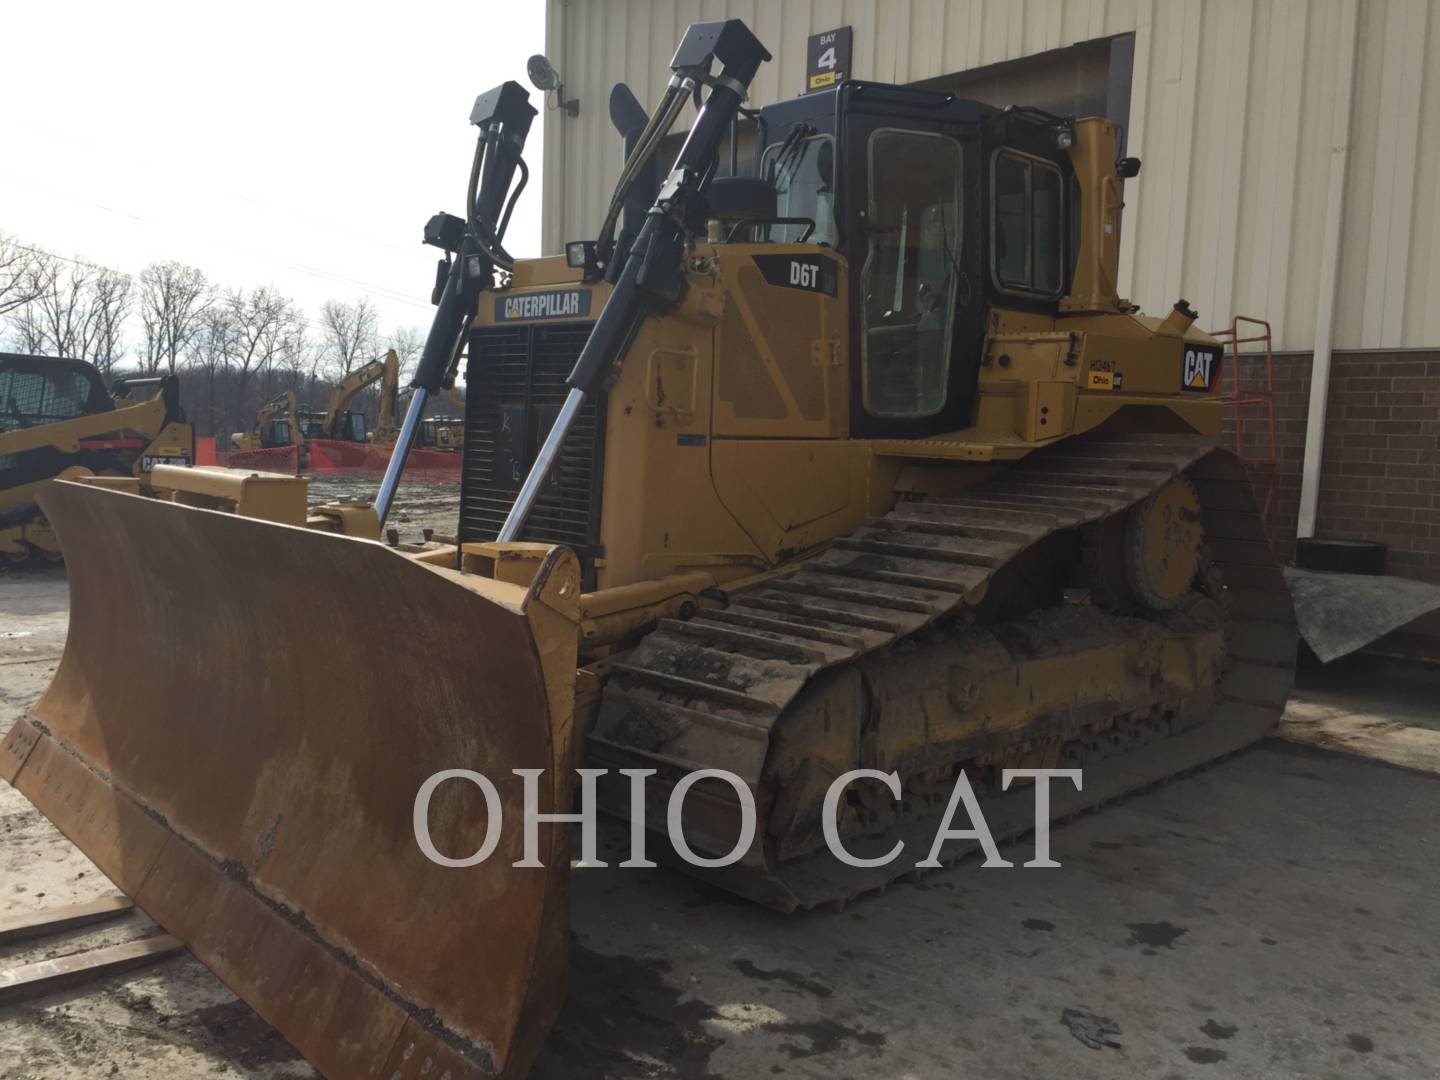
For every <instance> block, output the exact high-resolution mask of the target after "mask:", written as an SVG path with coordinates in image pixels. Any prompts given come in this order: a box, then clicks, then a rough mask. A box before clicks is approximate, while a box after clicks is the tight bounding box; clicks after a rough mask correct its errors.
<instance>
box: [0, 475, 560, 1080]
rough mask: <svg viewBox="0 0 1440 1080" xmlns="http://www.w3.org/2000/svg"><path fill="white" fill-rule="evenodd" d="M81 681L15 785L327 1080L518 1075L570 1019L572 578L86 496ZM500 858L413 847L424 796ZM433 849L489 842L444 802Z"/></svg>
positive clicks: (80, 534)
mask: <svg viewBox="0 0 1440 1080" xmlns="http://www.w3.org/2000/svg"><path fill="white" fill-rule="evenodd" d="M41 503H42V505H43V507H44V509H45V512H46V514H47V515H48V517H49V520H50V521H51V522H52V523H53V525H54V526H55V528H56V530H57V531H58V533H59V535H60V538H61V541H62V544H63V547H64V551H65V558H66V565H67V566H68V568H69V572H70V590H71V616H70V634H69V640H68V641H67V642H66V647H65V655H64V658H63V659H62V661H61V663H60V666H59V669H58V671H57V672H56V675H55V680H54V682H53V683H52V685H51V686H50V688H49V689H48V690H47V691H46V693H45V695H44V697H43V698H42V699H41V700H40V702H39V703H38V704H37V705H36V706H35V709H34V712H33V714H32V715H31V716H30V717H28V718H27V719H25V720H22V721H20V722H19V723H17V725H16V726H15V728H14V730H13V731H12V732H11V733H10V735H9V737H8V738H7V739H6V740H5V742H4V744H3V747H0V777H3V778H4V779H7V780H9V781H10V782H11V783H12V784H14V785H15V786H16V787H17V788H18V789H19V790H20V791H21V792H22V793H23V794H24V795H25V796H26V797H28V798H29V799H30V801H31V802H33V803H34V804H35V805H36V806H37V807H39V808H40V809H41V810H42V811H43V812H44V813H45V814H46V815H47V816H48V817H49V818H50V819H51V820H52V821H54V822H55V824H56V825H57V826H59V828H60V829H61V830H62V831H63V832H64V833H65V834H66V835H67V836H68V837H70V839H71V840H73V841H74V842H75V843H76V844H78V845H79V846H80V848H81V849H83V850H84V851H85V853H86V854H87V855H89V856H90V857H91V858H92V859H93V860H94V861H95V862H96V863H97V864H98V865H99V866H100V868H101V869H102V870H103V871H104V872H105V873H106V874H107V875H108V876H109V877H110V878H111V879H112V880H113V881H114V882H115V884H116V885H118V886H119V887H120V888H121V889H122V890H124V891H125V892H126V893H128V894H129V895H130V896H132V897H133V898H134V899H135V901H136V902H137V903H138V904H139V905H140V906H141V907H142V908H143V909H144V910H145V911H146V912H148V913H149V914H150V915H151V916H152V917H153V918H154V919H156V920H157V921H158V922H159V923H160V924H161V925H162V926H164V928H165V929H166V930H168V931H169V932H170V933H172V934H174V935H175V936H176V937H178V938H180V939H181V940H182V941H184V942H185V943H186V944H187V945H188V946H189V947H190V948H191V949H192V950H193V951H194V953H195V955H196V956H198V957H199V958H200V960H201V961H203V962H204V963H205V964H206V965H207V966H208V967H210V968H211V970H213V971H214V972H215V973H216V974H217V975H219V976H220V978H222V979H223V980H224V981H225V982H226V983H228V984H229V985H230V986H231V987H232V988H233V989H234V990H235V991H236V993H238V994H239V995H240V996H241V997H243V998H244V999H245V1000H246V1001H248V1002H249V1003H250V1004H251V1005H252V1006H253V1007H254V1008H255V1009H256V1011H257V1012H258V1013H259V1014H260V1015H261V1016H263V1017H264V1018H265V1019H266V1020H268V1021H269V1022H270V1023H272V1024H273V1025H274V1026H275V1027H276V1028H278V1029H279V1030H280V1032H281V1033H282V1034H284V1035H285V1037H286V1038H288V1039H289V1040H290V1041H291V1042H292V1043H293V1044H294V1045H295V1046H296V1048H297V1049H299V1050H300V1051H301V1052H302V1053H303V1054H304V1055H305V1056H306V1057H307V1058H309V1059H310V1061H311V1062H312V1063H313V1064H314V1065H315V1066H316V1067H318V1068H319V1069H320V1070H321V1071H322V1072H324V1073H325V1075H327V1076H330V1077H350V1076H382V1077H385V1078H387V1080H388V1078H390V1077H402V1078H408V1077H421V1076H424V1077H429V1078H433V1080H438V1078H440V1077H442V1076H449V1077H451V1078H453V1080H459V1078H460V1077H467V1076H491V1075H494V1076H506V1077H508V1076H518V1075H523V1074H524V1072H525V1071H526V1070H527V1069H528V1067H529V1064H530V1061H531V1060H532V1058H533V1056H534V1054H535V1052H536V1051H537V1050H538V1047H539V1044H540V1043H541V1041H542V1040H543V1038H544V1036H545V1033H546V1032H547V1030H548V1029H549V1027H550V1025H551V1023H552V1022H553V1020H554V1018H555V1016H556V1014H557V1013H558V1011H559V1008H560V1005H561V1003H562V1001H563V1000H564V996H565V989H566V987H565V963H566V955H567V951H568V929H569V927H568V924H569V911H568V893H567V889H568V872H569V861H568V854H569V849H568V843H567V837H566V833H565V832H564V830H563V827H561V826H556V825H551V824H542V825H541V826H540V832H539V838H540V845H539V856H540V859H541V860H542V861H543V862H544V864H545V865H544V868H542V869H519V868H514V867H512V865H511V864H512V863H514V862H516V861H518V860H520V859H521V858H523V853H524V843H523V839H524V837H523V834H524V829H523V821H524V819H523V786H522V782H521V779H520V778H519V777H517V776H515V775H514V774H513V772H512V770H514V769H519V768H529V769H544V770H545V773H544V775H543V777H542V782H541V786H540V797H539V805H538V807H537V809H538V810H539V811H540V812H541V813H554V812H556V810H557V809H568V808H569V804H568V798H569V795H568V787H567V780H566V777H567V774H568V772H569V768H570V766H571V764H572V762H571V756H570V755H571V746H570V722H571V714H572V706H573V693H574V674H575V648H576V638H577V634H576V625H577V624H576V611H577V604H578V598H579V574H578V567H577V565H576V562H575V558H574V555H573V554H571V553H570V552H569V551H568V550H566V549H560V548H557V549H553V550H551V551H550V552H549V553H548V554H546V555H545V557H544V558H543V560H542V561H541V563H540V570H539V572H538V573H537V575H536V577H535V579H534V581H533V582H532V583H531V584H530V586H529V587H528V588H521V587H518V586H514V585H507V584H503V583H500V582H495V581H491V580H489V579H487V578H478V577H475V576H473V575H466V576H464V577H462V576H461V575H459V574H458V573H455V572H453V571H448V570H441V569H436V568H433V567H430V566H426V565H423V564H421V563H418V562H415V561H413V560H411V559H409V558H407V557H405V556H403V555H401V554H399V553H396V552H394V551H391V550H389V549H387V548H385V547H383V546H381V545H379V544H376V543H372V542H368V541H362V540H354V539H348V538H345V537H341V536H334V535H330V534H325V533H320V532H311V531H307V530H304V529H298V528H291V527H287V526H282V525H273V524H269V523H265V522H259V521H253V520H249V519H245V518H241V517H237V516H234V515H229V514H222V513H218V512H214V511H210V510H200V509H193V508H188V507H182V506H178V505H175V504H172V503H166V502H160V501H156V500H152V499H146V498H142V497H139V496H134V495H127V494H122V493H119V492H115V491H107V490H102V489H99V488H93V487H88V486H85V485H81V484H74V483H63V482H62V483H55V484H53V485H51V486H50V488H49V490H48V491H47V492H46V493H45V494H44V495H42V496H41ZM445 769H469V770H474V771H476V772H479V773H482V774H484V775H485V776H487V777H489V778H491V780H492V781H493V783H494V785H495V787H496V788H497V789H498V792H499V795H500V801H501V806H502V809H503V815H502V820H503V827H502V828H501V830H500V839H499V846H498V848H496V849H495V850H494V852H493V854H492V855H491V856H490V857H489V858H488V859H486V860H485V861H484V862H481V863H479V864H478V865H474V866H469V867H465V868H449V867H443V866H441V865H438V864H437V863H435V862H432V861H430V860H429V859H427V858H426V856H425V855H424V854H423V853H422V851H421V849H420V848H419V846H418V844H417V839H416V831H415V826H414V824H413V820H414V813H415V803H416V795H417V792H418V791H419V789H420V788H421V786H422V784H423V783H424V782H425V780H426V779H427V777H430V776H431V775H432V774H434V773H436V772H437V771H440V770H445ZM428 820H429V826H430V835H431V837H432V839H433V843H434V845H435V848H436V849H438V851H439V852H440V853H442V854H443V855H445V856H447V857H449V858H452V859H465V858H467V857H470V856H472V855H473V854H475V853H476V852H477V851H478V849H480V848H481V846H482V841H483V840H484V839H485V838H486V831H487V823H488V821H489V818H488V817H487V814H486V803H485V800H484V798H483V794H482V791H481V789H480V788H479V787H478V786H477V785H476V784H475V783H473V782H469V781H467V780H464V779H459V780H449V781H446V782H445V783H443V784H441V785H440V787H439V788H438V789H437V790H436V791H435V794H434V798H433V801H432V803H431V806H430V810H429V815H428Z"/></svg>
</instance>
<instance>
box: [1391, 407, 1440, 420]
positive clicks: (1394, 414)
mask: <svg viewBox="0 0 1440 1080" xmlns="http://www.w3.org/2000/svg"><path fill="white" fill-rule="evenodd" d="M1390 419H1392V420H1434V419H1436V413H1435V410H1434V409H1431V408H1427V407H1426V406H1424V405H1403V406H1402V405H1397V406H1395V407H1394V408H1392V409H1391V410H1390Z"/></svg>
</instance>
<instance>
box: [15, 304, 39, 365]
mask: <svg viewBox="0 0 1440 1080" xmlns="http://www.w3.org/2000/svg"><path fill="white" fill-rule="evenodd" d="M10 329H11V342H12V347H13V348H14V349H15V351H16V352H22V353H29V354H31V355H32V356H33V355H38V354H40V353H43V352H44V351H45V347H46V339H45V323H44V320H42V319H41V317H40V309H39V308H38V307H36V306H35V304H34V302H33V301H32V302H31V303H29V304H26V305H25V306H24V307H22V308H20V309H19V310H18V311H16V312H15V313H14V314H12V315H11V316H10Z"/></svg>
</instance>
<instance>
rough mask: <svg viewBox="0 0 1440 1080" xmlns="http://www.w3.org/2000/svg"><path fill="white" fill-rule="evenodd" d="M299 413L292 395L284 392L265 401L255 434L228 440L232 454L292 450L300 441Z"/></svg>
mask: <svg viewBox="0 0 1440 1080" xmlns="http://www.w3.org/2000/svg"><path fill="white" fill-rule="evenodd" d="M299 427H300V411H299V407H298V405H297V404H296V401H295V393H294V391H287V392H286V393H284V394H281V395H280V396H279V397H277V398H275V399H274V400H272V401H267V402H266V403H265V404H264V405H262V406H261V407H260V410H259V411H258V412H257V413H256V414H255V430H254V431H245V432H239V431H237V432H236V433H235V434H233V435H231V436H230V449H231V450H242V451H244V450H271V449H274V448H276V447H280V446H295V445H298V444H299V443H300V442H302V439H301V437H300V431H299Z"/></svg>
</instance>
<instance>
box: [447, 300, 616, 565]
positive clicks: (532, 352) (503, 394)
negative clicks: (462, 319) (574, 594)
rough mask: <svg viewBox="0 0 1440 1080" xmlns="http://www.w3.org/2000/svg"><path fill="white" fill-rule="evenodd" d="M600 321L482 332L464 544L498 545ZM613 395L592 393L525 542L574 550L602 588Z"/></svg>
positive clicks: (475, 356) (473, 380)
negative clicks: (604, 483) (598, 563)
mask: <svg viewBox="0 0 1440 1080" xmlns="http://www.w3.org/2000/svg"><path fill="white" fill-rule="evenodd" d="M590 327H591V324H590V323H562V324H550V325H547V324H544V323H531V324H526V325H519V326H485V327H478V328H476V329H475V330H473V331H472V332H471V334H470V359H469V364H468V366H467V368H466V373H465V398H466V401H465V458H464V466H463V471H462V475H461V488H460V529H459V534H460V540H461V541H462V542H466V541H479V540H493V539H495V537H496V535H497V534H498V533H499V532H500V526H501V525H503V524H504V522H505V515H506V514H507V513H508V512H509V510H510V506H511V504H512V503H513V502H514V501H515V495H516V494H517V493H518V492H519V490H520V485H521V484H522V483H523V482H524V480H525V476H526V474H527V473H528V472H529V470H530V465H531V463H533V462H534V460H535V452H536V451H537V450H538V449H539V447H540V444H541V443H543V442H544V441H545V436H546V435H548V434H549V432H550V427H551V425H552V424H553V423H554V421H555V417H556V415H557V414H558V413H559V412H560V406H561V405H562V404H563V403H564V401H565V396H566V394H567V393H568V392H569V387H568V386H566V385H565V378H566V376H568V375H569V374H570V369H571V368H572V367H574V365H575V358H576V357H577V356H579V355H580V349H581V347H582V346H583V345H584V344H585V339H586V338H588V337H589V336H590ZM604 404H605V403H604V395H592V396H591V397H590V398H589V400H587V401H586V402H585V405H584V407H583V408H582V409H581V410H580V415H579V417H578V418H577V419H576V421H575V425H574V427H572V428H571V429H570V435H569V437H568V438H567V439H566V440H565V445H564V446H563V447H561V449H560V456H559V458H558V459H557V461H556V463H555V467H554V469H553V470H552V471H551V473H550V479H549V480H548V481H547V482H546V484H545V487H544V488H543V489H542V490H541V492H540V495H539V496H538V497H537V499H536V500H535V507H534V509H533V510H532V511H531V512H530V517H529V519H528V520H527V522H526V524H525V532H524V534H523V539H525V540H533V541H536V542H539V543H547V544H564V545H566V546H567V547H570V548H573V549H574V551H575V554H576V555H578V556H579V558H580V567H581V571H582V574H583V578H584V587H585V588H586V589H593V588H594V587H595V559H596V557H597V556H598V555H599V554H600V552H599V537H600V479H601V463H602V461H603V459H604V439H605V431H604V426H603V424H602V423H601V421H600V418H601V417H603V416H604Z"/></svg>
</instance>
